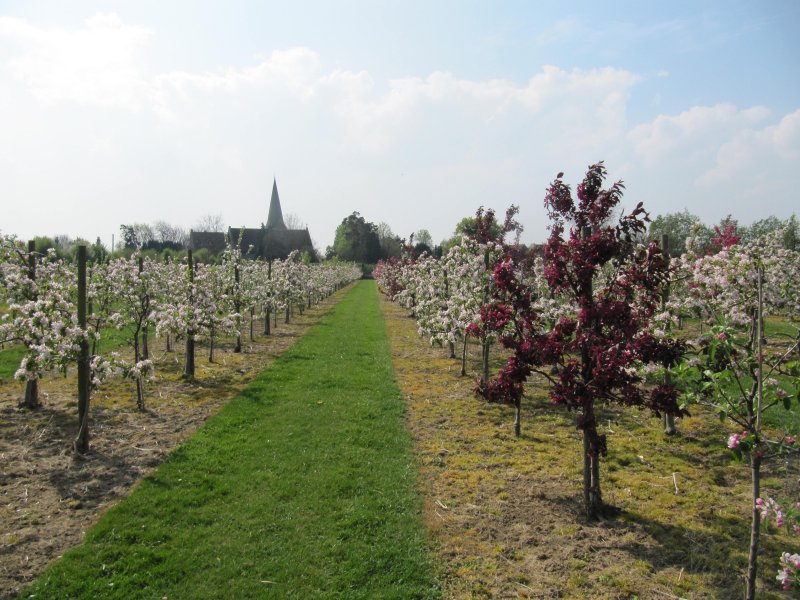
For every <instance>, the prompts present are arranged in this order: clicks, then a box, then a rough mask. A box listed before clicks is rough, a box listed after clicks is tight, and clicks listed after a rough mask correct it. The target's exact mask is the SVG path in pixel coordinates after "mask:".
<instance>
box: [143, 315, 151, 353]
mask: <svg viewBox="0 0 800 600" xmlns="http://www.w3.org/2000/svg"><path fill="white" fill-rule="evenodd" d="M147 329H148V328H147V324H145V326H144V328H143V329H142V360H148V359H149V358H150V347H149V346H148V345H147V338H148V336H147Z"/></svg>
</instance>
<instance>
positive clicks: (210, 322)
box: [0, 237, 361, 409]
mask: <svg viewBox="0 0 800 600" xmlns="http://www.w3.org/2000/svg"><path fill="white" fill-rule="evenodd" d="M31 246H32V245H30V244H29V245H28V247H26V246H24V245H23V244H21V243H20V242H19V241H17V240H16V239H14V238H12V237H3V238H0V283H2V286H0V294H1V296H0V303H2V304H4V305H5V312H4V314H3V315H2V319H0V344H2V345H19V346H21V347H22V348H23V349H24V354H23V357H22V360H21V362H20V365H19V369H18V370H17V371H16V373H15V375H14V376H15V378H17V379H21V380H24V381H25V382H26V392H25V399H24V401H23V404H24V405H27V406H28V407H29V408H34V407H36V406H37V405H38V381H39V380H40V379H41V378H42V376H43V375H45V374H46V373H48V372H50V371H52V370H54V369H61V370H65V369H66V368H67V367H68V366H69V365H71V364H75V363H76V362H77V361H79V357H80V354H81V349H82V346H85V347H86V348H87V350H88V358H87V360H88V385H89V391H91V390H92V389H95V388H97V387H99V386H100V385H102V383H103V382H104V381H105V380H106V379H108V378H109V377H112V376H121V377H126V378H129V379H131V380H133V381H134V382H135V385H136V390H137V404H138V406H139V408H140V409H144V408H145V398H144V386H143V380H144V379H145V378H146V377H147V376H148V375H150V374H152V372H153V362H152V360H151V359H150V356H149V350H148V340H149V339H150V337H151V336H153V335H156V336H163V337H165V338H166V340H167V347H168V348H169V347H170V346H171V345H172V344H176V343H184V344H185V348H186V352H185V355H184V363H185V364H184V375H185V376H186V377H187V378H190V379H191V378H193V377H194V372H195V367H194V360H195V359H194V355H195V350H194V345H195V342H199V341H204V342H206V344H207V346H208V348H209V360H213V357H214V355H213V353H214V343H215V340H217V339H218V338H220V337H221V336H234V337H235V338H236V347H235V350H234V351H236V352H240V351H241V347H242V335H243V333H244V332H243V330H244V328H245V326H246V325H247V324H249V327H250V336H251V337H252V335H253V327H254V321H255V315H256V313H259V314H260V315H261V316H262V318H263V322H264V333H265V334H267V335H268V334H269V333H270V321H271V320H272V321H274V322H277V319H278V314H279V313H282V314H283V315H284V318H285V320H286V321H287V322H288V319H289V315H290V312H291V311H292V310H295V309H296V310H299V311H300V312H302V311H303V310H305V309H306V308H309V307H311V306H312V305H313V304H315V303H318V302H319V301H321V300H322V299H324V298H325V297H327V296H329V295H330V294H331V293H333V292H334V291H336V290H337V289H339V288H341V287H343V286H344V285H346V284H347V283H349V282H351V281H353V280H355V279H358V278H359V277H360V276H361V271H360V269H359V268H358V267H357V266H356V265H354V264H352V263H337V262H328V263H324V264H304V263H303V262H302V261H300V260H299V257H298V255H297V253H292V254H291V255H289V256H288V258H286V260H275V261H269V262H263V261H252V260H244V259H243V258H242V253H241V251H240V249H239V248H237V247H235V246H228V247H227V249H226V250H225V251H224V254H223V257H222V261H221V264H219V265H206V264H195V263H193V262H192V258H191V253H189V256H188V260H187V261H184V262H171V261H168V262H156V261H153V260H151V259H149V258H142V257H140V256H138V255H137V254H134V255H133V256H131V257H130V258H118V259H114V260H111V261H108V262H100V263H95V264H88V265H86V264H85V263H84V264H80V261H78V264H73V263H68V262H65V261H64V260H62V259H59V258H57V257H56V256H55V254H54V253H53V252H49V253H47V254H45V255H40V254H37V253H36V252H35V251H34V249H33V248H32V247H31ZM84 255H85V253H84ZM82 268H83V269H84V271H85V273H84V275H83V277H84V280H85V281H84V284H83V287H84V289H80V288H81V286H80V285H79V283H80V280H81V273H80V271H81V269H82ZM81 301H83V302H84V303H85V304H86V310H85V312H86V315H85V318H84V322H83V323H81V319H80V316H79V312H80V311H79V307H80V304H81ZM111 329H118V330H120V331H121V332H122V335H123V336H125V337H126V338H127V341H128V343H129V346H130V347H131V348H132V353H125V355H123V354H122V353H120V352H117V351H113V350H112V349H110V348H109V349H108V351H106V350H104V339H103V335H104V332H107V331H109V330H111Z"/></svg>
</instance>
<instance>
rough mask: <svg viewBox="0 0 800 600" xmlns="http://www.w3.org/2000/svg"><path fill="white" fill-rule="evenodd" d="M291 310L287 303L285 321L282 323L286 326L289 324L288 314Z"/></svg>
mask: <svg viewBox="0 0 800 600" xmlns="http://www.w3.org/2000/svg"><path fill="white" fill-rule="evenodd" d="M291 310H292V309H291V307H290V306H289V303H287V304H286V319H285V320H284V323H286V324H288V323H289V313H290V311H291Z"/></svg>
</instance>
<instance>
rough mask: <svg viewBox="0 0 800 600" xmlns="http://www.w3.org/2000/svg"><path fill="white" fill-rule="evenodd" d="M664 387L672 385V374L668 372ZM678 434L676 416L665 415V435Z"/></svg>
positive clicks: (665, 375) (665, 376) (665, 374)
mask: <svg viewBox="0 0 800 600" xmlns="http://www.w3.org/2000/svg"><path fill="white" fill-rule="evenodd" d="M664 385H672V373H670V372H669V371H667V372H666V373H664ZM677 432H678V430H677V428H676V427H675V415H668V414H666V413H664V433H665V434H667V435H675V434H676V433H677Z"/></svg>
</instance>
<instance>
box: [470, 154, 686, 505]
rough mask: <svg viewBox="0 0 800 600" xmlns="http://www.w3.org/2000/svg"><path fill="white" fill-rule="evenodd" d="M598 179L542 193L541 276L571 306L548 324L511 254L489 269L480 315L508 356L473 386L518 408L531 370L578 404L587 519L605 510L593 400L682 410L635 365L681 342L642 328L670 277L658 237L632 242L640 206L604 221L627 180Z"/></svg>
mask: <svg viewBox="0 0 800 600" xmlns="http://www.w3.org/2000/svg"><path fill="white" fill-rule="evenodd" d="M605 176H606V169H605V167H604V165H603V163H602V162H601V163H598V164H595V165H592V166H591V167H589V170H588V172H587V174H586V177H585V178H584V180H583V182H582V183H581V184H580V185H579V186H578V188H577V197H578V198H577V201H576V200H574V199H573V197H572V191H571V189H570V187H569V186H568V185H566V184H565V183H564V182H563V180H562V177H563V174H559V175H558V177H557V178H556V179H555V181H554V182H553V183H552V184H551V186H550V188H549V190H548V192H547V195H546V197H545V207H546V208H547V210H548V213H549V215H550V219H551V222H552V224H551V226H550V237H549V239H548V241H547V244H546V245H545V248H544V260H545V270H544V277H545V279H546V281H547V284H548V286H549V288H550V290H552V292H553V294H554V295H564V296H566V297H567V298H568V299H569V300H570V301H571V303H572V305H573V307H574V312H573V313H571V314H569V315H566V316H562V317H561V318H560V319H559V321H558V322H557V323H556V324H555V326H553V327H552V328H551V327H550V323H549V322H548V321H547V320H546V319H545V318H543V315H542V313H541V312H540V311H539V310H537V309H536V308H535V307H534V301H535V299H536V293H535V291H534V290H532V289H531V288H530V286H529V285H527V284H526V282H525V281H524V280H523V279H522V278H521V277H520V275H519V272H518V270H517V269H516V268H515V267H516V265H515V263H514V260H513V259H512V258H510V257H507V258H506V259H505V260H503V261H502V262H501V263H499V264H497V265H496V266H495V269H494V280H495V283H496V287H495V288H494V297H493V299H492V301H491V302H489V303H487V304H485V305H484V306H483V307H482V309H481V319H482V321H483V322H484V324H485V326H486V327H487V328H491V329H494V330H495V331H498V332H500V334H501V338H500V339H501V342H502V343H503V345H504V346H505V347H506V348H508V349H510V350H511V351H512V352H513V354H512V355H511V356H510V357H509V358H508V360H507V363H506V365H505V367H504V368H503V369H502V370H501V371H500V373H499V374H498V375H497V376H496V377H495V378H494V379H491V380H489V381H481V382H480V383H479V386H478V390H477V391H478V392H479V393H480V394H481V395H483V396H484V397H485V398H487V399H489V400H493V401H499V402H504V403H508V404H513V405H515V406H516V405H518V403H519V401H520V398H521V397H522V394H523V392H524V390H525V383H526V380H527V378H528V376H529V375H530V374H531V373H532V372H536V373H539V374H540V375H542V376H544V377H545V378H546V379H548V380H549V381H550V383H551V387H550V394H549V395H550V399H551V400H552V401H553V403H555V404H560V405H564V406H566V407H567V408H568V409H570V410H573V411H575V413H576V424H577V427H578V429H580V430H581V431H582V432H583V496H584V507H585V511H586V516H587V517H588V518H590V519H596V518H598V517H599V516H601V515H602V514H603V511H604V505H603V499H602V494H601V488H600V457H601V456H602V455H604V454H605V453H606V450H607V441H606V437H605V435H601V434H600V433H599V431H598V426H597V423H598V419H597V405H598V403H599V402H617V403H620V404H622V405H624V406H646V407H649V408H651V409H653V410H655V411H656V412H659V411H663V412H667V413H670V414H680V413H681V410H680V408H679V407H678V404H677V401H676V399H677V392H676V390H675V388H674V387H672V386H666V385H661V386H657V387H655V388H653V389H652V390H650V391H646V390H645V389H643V387H642V386H641V385H640V384H641V383H642V378H641V376H640V375H638V373H637V372H636V370H635V368H634V367H636V366H637V365H639V364H642V363H649V362H658V363H662V362H664V361H668V360H669V359H668V358H667V357H674V356H677V355H679V354H680V353H681V351H682V347H681V346H680V345H679V344H676V343H674V342H670V341H669V340H657V339H655V338H654V337H653V336H652V335H651V334H649V333H648V331H647V329H646V326H647V323H648V321H649V319H650V317H651V316H652V314H653V313H654V311H655V310H656V308H657V307H658V304H659V300H660V294H661V286H662V285H663V284H664V282H665V281H666V280H667V274H668V267H667V262H666V261H665V260H664V256H663V254H662V253H661V251H660V250H659V249H658V247H657V246H656V245H655V244H650V245H649V246H647V247H645V246H642V245H639V244H637V243H636V241H635V240H636V239H637V238H638V237H639V236H641V235H642V234H643V233H644V232H645V223H646V221H647V214H646V213H645V211H644V209H643V208H642V204H641V203H640V204H639V205H637V207H636V208H635V209H634V210H633V211H632V212H631V213H630V214H628V215H623V216H621V217H620V219H619V222H618V223H617V224H616V225H613V226H612V225H609V224H608V219H609V217H610V216H611V215H612V213H613V211H614V210H615V208H616V207H617V205H618V204H619V203H620V200H621V198H622V191H623V189H624V186H623V185H622V183H621V182H617V183H615V184H613V185H612V186H611V187H610V188H609V189H602V185H603V181H604V179H605ZM567 226H569V232H568V235H567V236H566V237H565V233H566V228H567ZM601 275H602V277H601ZM551 367H556V372H555V373H554V371H553V370H552V369H551Z"/></svg>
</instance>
